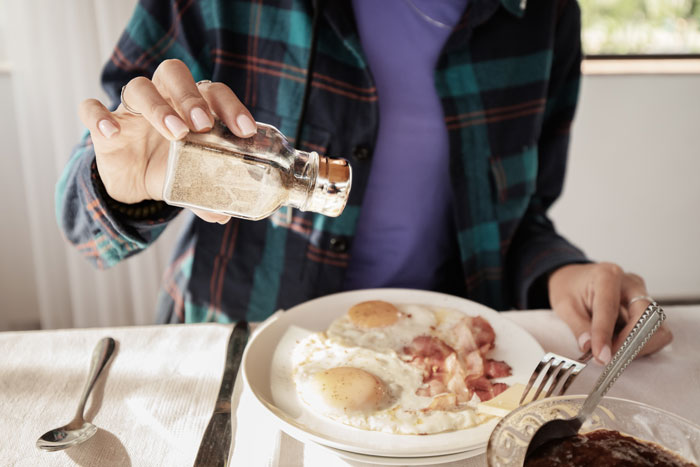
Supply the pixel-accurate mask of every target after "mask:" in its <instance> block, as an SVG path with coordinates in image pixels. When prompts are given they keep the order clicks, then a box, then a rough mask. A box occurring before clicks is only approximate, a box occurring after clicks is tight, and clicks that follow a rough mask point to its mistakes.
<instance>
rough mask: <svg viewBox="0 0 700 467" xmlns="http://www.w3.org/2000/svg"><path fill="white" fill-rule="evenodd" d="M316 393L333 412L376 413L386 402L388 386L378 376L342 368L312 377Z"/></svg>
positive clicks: (351, 368)
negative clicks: (335, 410)
mask: <svg viewBox="0 0 700 467" xmlns="http://www.w3.org/2000/svg"><path fill="white" fill-rule="evenodd" d="M313 384H314V386H316V388H315V390H316V392H317V393H318V394H320V395H321V397H322V398H323V400H324V402H325V403H326V404H327V405H328V406H329V407H331V408H333V409H340V410H342V411H344V412H369V411H375V410H377V409H379V408H380V406H382V405H383V402H384V401H385V400H386V386H385V385H384V383H383V382H382V380H380V379H379V378H377V377H376V376H374V375H373V374H372V373H369V372H367V371H365V370H361V369H359V368H353V367H347V366H341V367H336V368H331V369H329V370H326V371H321V372H319V373H316V374H315V375H314V376H313Z"/></svg>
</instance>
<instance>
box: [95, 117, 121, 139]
mask: <svg viewBox="0 0 700 467" xmlns="http://www.w3.org/2000/svg"><path fill="white" fill-rule="evenodd" d="M97 128H99V129H100V133H102V136H104V137H105V138H107V139H109V138H111V137H112V136H113V135H114V133H116V132H118V131H119V128H117V126H116V125H115V124H114V123H112V122H110V121H109V120H100V121H99V122H97Z"/></svg>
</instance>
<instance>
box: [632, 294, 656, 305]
mask: <svg viewBox="0 0 700 467" xmlns="http://www.w3.org/2000/svg"><path fill="white" fill-rule="evenodd" d="M639 300H647V301H649V302H651V303H652V304H654V305H656V300H654V299H653V298H651V297H650V296H649V295H637V296H636V297H634V298H632V299H631V300H630V301H629V302H627V306H630V305H632V304H633V303H634V302H638V301H639Z"/></svg>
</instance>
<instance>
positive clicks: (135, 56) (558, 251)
mask: <svg viewBox="0 0 700 467" xmlns="http://www.w3.org/2000/svg"><path fill="white" fill-rule="evenodd" d="M580 61H581V45H580V11H579V7H578V5H577V3H576V1H575V0H562V1H557V2H554V1H547V2H530V3H527V2H526V0H440V1H427V0H383V1H381V2H376V1H373V0H352V1H350V0H337V1H332V2H325V1H323V0H317V1H314V2H311V1H306V0H259V1H253V2H250V1H234V0H201V1H192V0H170V1H165V0H160V1H158V0H141V1H140V3H139V4H138V5H137V7H136V10H135V12H134V15H133V17H132V19H131V21H130V23H129V24H128V26H127V28H126V31H125V33H124V34H123V36H122V37H121V39H120V40H119V43H118V44H117V46H116V48H115V50H114V53H113V54H112V56H111V58H110V61H109V63H108V64H107V65H106V67H105V69H104V72H103V75H102V82H103V86H104V89H105V90H106V91H107V94H108V95H109V97H110V98H111V99H112V101H113V102H114V105H113V107H112V108H111V110H110V109H108V108H107V107H105V106H104V105H103V104H102V103H101V102H99V101H97V100H94V99H89V100H86V101H85V102H83V103H82V104H81V106H80V111H79V113H80V118H81V120H82V122H83V123H84V124H85V125H86V127H87V128H88V129H89V134H88V135H86V137H85V138H84V140H83V141H82V143H81V144H80V145H79V146H78V148H77V149H76V150H75V153H74V155H73V157H72V159H71V160H70V162H69V164H68V165H67V167H66V169H65V171H64V174H63V176H62V178H61V179H60V181H59V182H58V184H57V190H56V191H57V193H56V197H57V206H58V208H57V211H58V220H59V223H60V225H61V227H62V228H63V230H64V232H65V234H66V237H67V238H68V240H69V241H70V242H72V243H73V244H75V245H76V246H77V248H78V249H79V250H80V251H81V252H82V253H83V254H84V255H85V256H86V257H88V258H89V259H90V260H91V261H92V262H93V263H94V264H95V265H96V266H97V267H100V268H106V267H110V266H112V265H114V264H116V263H117V262H119V261H121V260H123V259H125V258H127V257H129V256H131V255H134V254H136V253H138V252H139V251H142V250H143V249H144V248H146V247H147V246H148V245H149V244H151V243H152V242H153V241H155V240H156V239H157V237H158V236H159V234H160V233H161V232H162V231H163V229H164V228H165V227H166V226H167V225H168V223H169V222H170V221H171V220H172V219H173V218H174V217H175V216H177V215H178V213H180V211H181V209H179V208H175V207H172V206H168V205H166V204H165V203H163V202H162V189H163V185H164V179H165V170H166V164H167V154H168V145H169V142H170V141H174V140H178V139H181V138H183V137H184V136H185V135H186V134H188V133H189V132H206V131H207V130H209V129H210V128H212V125H213V124H214V118H215V117H216V118H219V119H221V120H222V121H223V122H224V123H225V124H226V125H227V126H228V127H229V128H230V129H231V131H232V132H233V133H234V134H236V135H237V136H240V137H249V136H251V135H252V134H254V133H255V131H256V127H255V119H257V120H258V121H261V122H265V123H269V124H272V125H274V126H277V127H278V128H279V129H280V130H281V131H282V132H283V133H285V134H286V135H289V136H293V139H292V141H293V143H294V144H295V145H296V146H297V147H298V148H300V149H304V150H316V151H319V152H321V153H327V154H332V155H338V156H346V157H347V158H348V159H349V160H350V162H351V164H352V168H353V188H352V190H351V193H350V198H349V201H348V205H347V206H346V208H345V210H344V212H343V214H342V215H341V216H340V217H338V218H327V217H324V216H321V215H316V214H313V213H309V212H301V211H296V210H294V211H292V210H290V209H286V208H283V209H282V210H280V211H278V212H277V213H276V214H274V215H273V216H271V217H270V218H269V219H267V220H263V221H257V222H253V221H244V220H241V219H230V218H228V217H227V216H224V215H219V214H214V213H211V212H205V211H194V215H193V216H191V218H190V219H188V222H187V225H186V227H185V228H184V232H183V233H182V236H181V239H180V242H179V244H178V246H177V248H176V251H175V254H174V256H173V260H172V263H171V264H170V267H169V269H168V270H167V271H166V273H165V276H164V284H163V290H164V291H163V293H161V295H160V299H159V305H158V309H159V314H158V316H159V318H158V319H159V321H161V322H194V321H202V320H209V319H213V320H220V321H231V320H240V319H247V320H249V321H256V320H262V319H264V318H266V317H267V316H269V315H270V314H271V313H273V312H274V311H275V310H277V309H280V308H282V309H286V308H289V307H291V306H294V305H296V304H298V303H300V302H303V301H305V300H309V299H311V298H314V297H318V296H322V295H326V294H330V293H334V292H338V291H341V290H352V289H359V288H369V287H410V288H419V289H429V290H438V291H443V292H446V293H451V294H455V295H459V296H463V297H466V298H469V299H472V300H475V301H478V302H481V303H483V304H486V305H488V306H491V307H493V308H495V309H498V310H506V309H512V308H543V307H550V306H551V307H552V308H553V310H554V312H555V313H557V314H558V315H559V316H560V317H561V318H562V319H563V320H564V321H565V322H566V323H567V324H568V325H569V327H570V328H571V330H572V332H573V333H574V336H575V337H576V338H577V340H578V343H579V346H580V347H581V349H582V350H587V349H588V348H592V351H593V354H594V356H595V357H596V359H597V360H598V361H599V362H607V361H609V360H610V356H611V352H612V351H613V350H614V349H616V348H617V347H619V346H620V345H621V340H622V339H623V338H624V336H625V335H626V334H627V332H628V331H630V330H631V327H632V326H633V324H634V322H635V321H636V319H637V318H638V317H639V316H640V315H641V313H642V311H643V310H644V309H645V307H646V306H647V304H648V299H644V298H643V297H645V296H647V295H648V294H647V290H646V287H645V284H644V281H643V280H642V278H641V277H639V276H637V275H635V274H632V273H629V272H625V271H624V270H623V269H622V268H621V267H620V266H618V265H615V264H611V263H596V262H592V261H590V260H589V259H587V258H586V256H585V255H584V254H583V253H582V252H581V251H580V250H579V249H578V248H576V247H575V246H573V245H572V244H571V243H570V242H568V241H567V240H566V239H564V238H563V237H562V236H560V235H559V234H558V233H557V232H556V230H555V228H554V225H553V223H552V221H551V220H550V219H549V217H548V215H547V211H548V208H549V207H550V206H551V205H552V203H553V202H554V201H555V200H556V198H557V197H558V196H559V195H560V193H561V191H562V186H563V180H564V172H565V166H566V158H567V147H568V142H569V128H570V126H571V122H572V119H573V116H574V111H575V107H576V101H577V95H578V87H579V80H580ZM180 215H182V214H180ZM640 297H642V299H640ZM633 302H634V303H633ZM616 330H617V331H619V332H618V333H617V334H615V331H616ZM670 340H671V334H670V332H669V331H668V330H667V329H665V328H664V329H662V330H661V331H660V332H658V333H657V334H656V335H655V336H654V338H653V339H652V340H651V341H650V342H649V344H648V345H647V347H646V348H645V352H647V353H648V352H653V351H655V350H658V349H659V348H661V347H663V346H664V345H666V344H667V343H668V342H670Z"/></svg>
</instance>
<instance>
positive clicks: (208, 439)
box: [194, 321, 250, 467]
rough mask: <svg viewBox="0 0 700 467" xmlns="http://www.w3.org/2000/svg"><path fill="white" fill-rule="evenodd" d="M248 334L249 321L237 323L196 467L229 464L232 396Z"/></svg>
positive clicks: (196, 460) (198, 452) (232, 332)
mask: <svg viewBox="0 0 700 467" xmlns="http://www.w3.org/2000/svg"><path fill="white" fill-rule="evenodd" d="M249 333H250V328H249V327H248V322H247V321H238V322H237V323H236V325H235V326H234V327H233V331H231V335H230V336H229V340H228V347H227V349H226V365H225V366H224V375H223V376H222V377H221V386H220V387H219V395H218V396H217V398H216V404H215V405H214V413H213V414H212V415H211V419H209V424H208V425H207V428H206V430H204V435H203V436H202V442H201V443H200V445H199V450H198V451H197V457H196V458H195V460H194V467H225V465H226V463H227V462H228V456H229V449H230V447H231V395H232V393H233V386H234V384H235V382H236V375H237V374H238V368H239V366H240V365H241V358H242V357H243V349H244V348H245V345H246V343H247V342H248V335H249Z"/></svg>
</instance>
